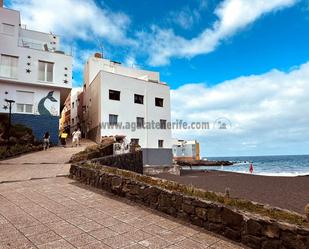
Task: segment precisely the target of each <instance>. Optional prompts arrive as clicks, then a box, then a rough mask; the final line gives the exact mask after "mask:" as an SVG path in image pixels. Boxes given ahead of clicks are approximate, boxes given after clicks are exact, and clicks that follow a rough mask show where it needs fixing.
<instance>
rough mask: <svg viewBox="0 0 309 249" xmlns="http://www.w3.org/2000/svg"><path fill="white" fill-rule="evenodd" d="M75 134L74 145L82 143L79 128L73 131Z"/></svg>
mask: <svg viewBox="0 0 309 249" xmlns="http://www.w3.org/2000/svg"><path fill="white" fill-rule="evenodd" d="M72 136H73V141H72V147H73V146H76V147H77V145H80V137H81V132H80V130H79V129H75V130H74V131H73V133H72Z"/></svg>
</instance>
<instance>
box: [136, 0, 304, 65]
mask: <svg viewBox="0 0 309 249" xmlns="http://www.w3.org/2000/svg"><path fill="white" fill-rule="evenodd" d="M296 2H298V0H271V1H269V0H250V1H248V0H224V1H223V2H222V3H221V4H220V5H219V6H217V8H216V9H215V15H216V16H217V18H218V20H217V21H216V22H215V23H214V24H213V25H212V27H211V28H207V29H205V30H204V31H203V32H202V33H201V34H199V35H198V36H196V37H194V38H192V39H186V38H184V37H181V36H178V35H176V34H175V33H174V31H173V30H172V29H161V28H159V27H157V26H152V27H151V32H150V33H147V32H140V33H138V37H139V39H141V40H142V44H143V45H144V50H145V51H146V52H147V53H148V54H149V62H150V64H151V65H154V66H158V65H164V64H167V63H169V60H170V58H171V57H178V58H181V57H187V58H190V57H193V56H196V55H199V54H206V53H210V52H212V51H213V50H214V49H215V48H216V47H217V46H218V45H219V44H220V42H222V40H224V39H226V38H227V37H230V36H232V35H233V34H235V33H236V32H237V31H239V30H241V29H243V28H245V27H247V26H248V25H250V24H251V23H253V22H254V21H256V20H257V19H258V18H260V17H261V16H263V15H264V14H267V13H269V12H273V11H277V10H280V9H282V8H287V7H290V6H292V5H294V4H295V3H296Z"/></svg>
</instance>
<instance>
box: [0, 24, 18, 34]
mask: <svg viewBox="0 0 309 249" xmlns="http://www.w3.org/2000/svg"><path fill="white" fill-rule="evenodd" d="M2 31H3V33H5V34H8V35H14V32H15V26H14V25H12V24H8V23H2Z"/></svg>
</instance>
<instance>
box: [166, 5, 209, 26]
mask: <svg viewBox="0 0 309 249" xmlns="http://www.w3.org/2000/svg"><path fill="white" fill-rule="evenodd" d="M207 6H208V3H207V1H206V0H202V1H198V2H197V6H196V7H195V8H190V7H189V6H188V5H186V6H184V7H182V8H181V9H180V10H174V11H171V12H170V13H169V14H168V17H167V22H168V23H172V24H176V25H178V26H179V27H181V28H183V29H191V28H192V26H193V25H194V24H196V23H198V22H199V21H200V19H201V12H203V11H205V9H206V8H207Z"/></svg>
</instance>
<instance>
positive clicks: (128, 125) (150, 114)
mask: <svg viewBox="0 0 309 249" xmlns="http://www.w3.org/2000/svg"><path fill="white" fill-rule="evenodd" d="M84 81H85V85H84V103H86V115H85V120H86V123H87V134H88V137H90V138H92V139H93V140H95V141H100V139H101V137H102V136H111V135H124V136H126V139H128V141H130V142H134V143H138V144H139V145H140V146H141V148H142V149H144V150H145V151H146V150H148V153H149V154H148V156H149V158H150V157H152V155H154V153H157V154H156V156H154V157H156V158H157V159H158V161H159V159H160V155H159V153H161V154H162V156H161V158H166V157H167V156H166V155H168V161H169V162H171V158H172V151H171V148H172V141H171V129H170V127H168V124H169V123H170V121H171V111H170V88H169V86H168V85H167V84H166V83H163V82H161V81H160V75H159V73H157V72H151V71H145V70H140V69H136V68H128V67H124V66H122V65H121V64H120V63H117V62H113V61H110V60H107V59H103V58H101V56H100V54H96V56H93V57H90V58H89V59H88V61H87V63H86V65H85V69H84ZM150 151H151V152H150ZM152 151H155V152H153V153H152ZM164 153H165V154H164ZM163 154H164V155H165V156H163ZM154 157H152V158H154ZM162 160H164V159H162Z"/></svg>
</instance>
